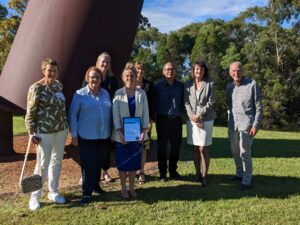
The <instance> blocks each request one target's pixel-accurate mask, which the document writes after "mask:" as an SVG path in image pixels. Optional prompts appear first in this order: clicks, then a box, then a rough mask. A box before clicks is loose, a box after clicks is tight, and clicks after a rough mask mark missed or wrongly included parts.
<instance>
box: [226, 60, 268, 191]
mask: <svg viewBox="0 0 300 225" xmlns="http://www.w3.org/2000/svg"><path fill="white" fill-rule="evenodd" d="M229 74H230V76H231V78H232V79H233V82H232V83H229V84H228V85H227V88H226V91H227V97H228V107H229V112H228V113H229V115H228V135H229V139H230V147H231V152H232V155H233V158H234V160H235V165H236V175H235V176H233V177H230V180H233V181H242V184H241V190H248V189H251V188H252V187H253V186H251V178H252V158H251V145H252V142H253V137H254V136H255V135H256V134H257V131H258V127H259V125H260V123H261V121H262V105H261V91H260V88H259V87H258V85H257V83H256V82H255V80H253V79H251V78H246V77H244V76H243V67H242V64H241V63H240V62H233V63H231V64H230V68H229Z"/></svg>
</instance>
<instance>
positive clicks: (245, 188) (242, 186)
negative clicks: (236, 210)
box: [240, 184, 254, 191]
mask: <svg viewBox="0 0 300 225" xmlns="http://www.w3.org/2000/svg"><path fill="white" fill-rule="evenodd" d="M253 188H254V187H253V186H252V185H251V184H249V185H247V184H242V185H241V186H240V190H241V191H247V190H250V189H253Z"/></svg>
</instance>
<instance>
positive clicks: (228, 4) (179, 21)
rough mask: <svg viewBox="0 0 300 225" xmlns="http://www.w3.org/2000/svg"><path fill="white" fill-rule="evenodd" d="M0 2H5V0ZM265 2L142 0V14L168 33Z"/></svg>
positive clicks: (223, 17) (256, 0)
mask: <svg viewBox="0 0 300 225" xmlns="http://www.w3.org/2000/svg"><path fill="white" fill-rule="evenodd" d="M0 2H1V3H4V4H5V3H6V2H7V0H0ZM267 3H268V0H144V5H143V9H142V14H143V16H146V17H147V18H148V19H149V22H150V23H151V25H152V26H153V27H156V28H158V30H159V31H160V32H162V33H168V32H170V31H175V30H177V29H179V28H181V27H184V26H186V25H188V24H190V23H192V22H204V21H206V20H207V19H208V18H213V19H217V18H219V19H224V20H225V21H228V20H231V19H233V18H234V17H235V16H237V15H238V14H239V13H240V12H242V11H244V10H245V9H247V8H249V7H253V6H265V5H267Z"/></svg>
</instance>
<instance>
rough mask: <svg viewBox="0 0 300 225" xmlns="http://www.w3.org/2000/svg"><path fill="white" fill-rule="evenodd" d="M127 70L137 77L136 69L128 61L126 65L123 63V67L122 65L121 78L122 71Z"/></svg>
mask: <svg viewBox="0 0 300 225" xmlns="http://www.w3.org/2000/svg"><path fill="white" fill-rule="evenodd" d="M127 70H130V71H131V72H133V74H134V76H135V77H137V71H136V69H135V67H134V65H133V63H131V62H128V63H126V65H125V67H124V69H123V72H122V80H123V78H124V73H125V71H127Z"/></svg>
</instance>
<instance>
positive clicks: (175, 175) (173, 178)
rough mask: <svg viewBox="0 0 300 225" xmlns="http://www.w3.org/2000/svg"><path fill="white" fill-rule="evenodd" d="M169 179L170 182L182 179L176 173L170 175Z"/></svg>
mask: <svg viewBox="0 0 300 225" xmlns="http://www.w3.org/2000/svg"><path fill="white" fill-rule="evenodd" d="M170 178H171V179H172V180H182V177H181V176H180V174H179V173H178V172H177V171H175V172H173V173H170Z"/></svg>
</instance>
